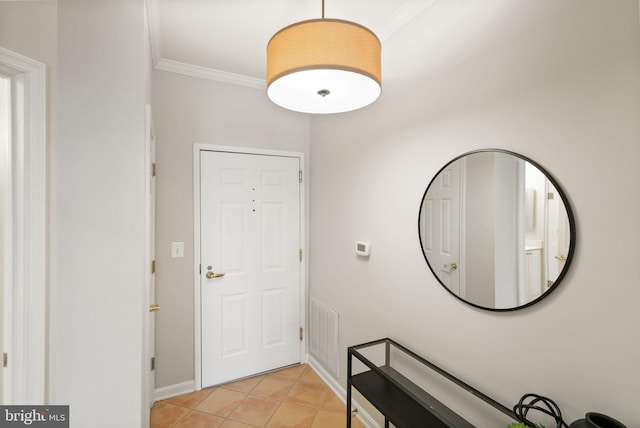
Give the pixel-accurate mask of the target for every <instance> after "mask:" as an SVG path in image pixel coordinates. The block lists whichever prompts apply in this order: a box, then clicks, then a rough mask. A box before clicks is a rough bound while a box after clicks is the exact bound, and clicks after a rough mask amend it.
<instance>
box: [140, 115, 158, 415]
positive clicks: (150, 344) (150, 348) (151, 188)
mask: <svg viewBox="0 0 640 428" xmlns="http://www.w3.org/2000/svg"><path fill="white" fill-rule="evenodd" d="M155 138H156V137H155V130H154V127H153V117H152V114H151V106H150V105H149V104H147V105H146V106H145V173H144V175H145V185H144V188H145V197H144V205H145V223H146V224H145V264H146V267H145V290H144V295H145V300H144V301H145V307H144V308H143V310H144V311H145V314H144V317H145V334H144V340H145V346H144V357H143V367H144V376H145V383H144V387H143V392H142V394H143V397H144V399H143V401H144V404H145V405H146V406H143V408H144V414H143V426H145V427H146V426H149V420H150V409H151V406H152V405H153V403H154V401H155V377H154V376H155V370H154V367H152V364H151V359H152V358H154V357H155V337H154V335H155V316H154V315H153V313H150V312H146V311H147V308H148V307H150V306H151V304H153V303H155V301H154V300H155V293H154V288H153V287H155V283H154V282H153V281H154V275H155V273H154V272H152V269H151V266H152V263H153V261H154V260H155V209H156V208H155V205H154V204H155V182H154V180H155V178H154V177H155V171H154V169H155V168H154V165H155V144H156V143H155Z"/></svg>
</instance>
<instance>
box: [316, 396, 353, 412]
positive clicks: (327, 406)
mask: <svg viewBox="0 0 640 428" xmlns="http://www.w3.org/2000/svg"><path fill="white" fill-rule="evenodd" d="M320 409H322V410H326V411H329V412H343V413H345V412H346V411H347V406H346V405H345V404H344V403H343V402H342V400H341V399H340V398H338V396H337V395H336V394H334V393H330V394H327V396H326V397H325V398H324V401H323V402H322V404H321V405H320Z"/></svg>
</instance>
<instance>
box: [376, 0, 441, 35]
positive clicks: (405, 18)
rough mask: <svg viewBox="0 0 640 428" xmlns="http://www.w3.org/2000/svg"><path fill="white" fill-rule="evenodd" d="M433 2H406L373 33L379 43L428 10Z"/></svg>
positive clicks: (415, 0)
mask: <svg viewBox="0 0 640 428" xmlns="http://www.w3.org/2000/svg"><path fill="white" fill-rule="evenodd" d="M433 3H435V0H428V1H425V0H407V1H405V2H404V4H403V5H402V6H400V7H399V8H398V9H397V10H396V11H395V12H394V13H392V14H391V15H389V17H388V18H387V19H386V20H385V21H384V22H383V23H382V24H380V25H379V26H378V27H377V28H376V29H375V33H376V35H377V36H378V38H379V39H380V41H381V42H384V41H385V40H387V39H388V38H389V37H391V36H393V35H394V34H395V33H396V32H398V31H399V30H400V29H401V28H402V27H404V26H405V25H407V24H408V23H409V22H411V21H412V20H413V19H414V18H415V17H417V16H418V15H420V14H421V13H422V12H424V11H425V10H426V9H427V8H429V7H430V6H431V5H432V4H433Z"/></svg>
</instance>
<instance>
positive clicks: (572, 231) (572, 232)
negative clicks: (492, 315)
mask: <svg viewBox="0 0 640 428" xmlns="http://www.w3.org/2000/svg"><path fill="white" fill-rule="evenodd" d="M486 152H490V153H504V154H508V155H511V156H515V157H517V158H519V159H522V160H523V161H525V162H529V163H530V164H531V165H533V166H535V167H536V168H538V169H539V170H540V172H542V173H543V174H544V175H545V177H546V178H547V179H548V180H549V181H550V182H551V184H553V186H554V187H555V189H556V190H557V191H558V193H559V194H560V197H561V198H562V202H563V203H564V206H565V209H566V210H567V218H568V220H569V233H570V235H571V242H570V243H569V252H568V254H567V260H566V263H565V265H564V268H563V269H562V271H561V272H560V274H559V275H558V278H557V279H556V280H555V281H554V283H553V285H552V286H551V287H549V289H548V290H547V291H545V292H544V293H542V294H541V295H540V296H538V298H536V299H534V300H532V301H530V302H527V303H525V304H524V305H520V306H514V307H511V308H488V307H485V306H480V305H477V304H475V303H473V302H470V301H468V300H465V299H463V298H462V297H460V296H458V295H457V294H455V293H454V292H453V291H451V290H450V289H449V288H448V287H447V286H446V285H445V284H444V283H443V282H442V281H441V280H440V277H439V276H438V275H437V274H436V272H435V270H434V269H433V267H432V266H431V263H429V259H428V258H427V254H426V253H425V251H424V246H423V245H422V235H421V233H420V220H421V216H422V204H423V203H424V199H425V197H426V196H427V192H428V191H429V189H430V188H431V185H432V184H433V183H434V181H435V180H436V178H437V177H438V176H439V175H440V173H441V172H442V171H444V169H445V168H447V167H448V166H449V165H450V164H452V163H453V162H455V161H457V160H459V159H461V158H463V157H466V156H470V155H472V154H475V153H486ZM576 236H577V233H576V222H575V218H574V215H573V210H572V209H571V204H570V203H569V198H568V197H567V195H566V193H565V192H564V190H563V189H562V187H561V186H560V185H559V184H558V182H557V181H556V179H555V178H554V177H553V176H552V175H551V174H550V173H549V171H547V170H546V169H544V168H543V167H542V166H540V164H538V163H537V162H535V161H533V160H531V159H529V158H528V157H526V156H523V155H521V154H518V153H515V152H511V151H509V150H504V149H479V150H473V151H470V152H467V153H463V154H461V155H459V156H457V157H455V158H454V159H452V160H451V161H449V162H447V163H446V164H445V165H444V166H443V167H442V168H440V169H439V170H438V172H436V173H435V175H434V176H433V178H432V179H431V181H430V182H429V185H428V186H427V189H426V190H425V191H424V193H423V195H422V199H421V200H420V206H419V207H418V238H419V240H420V250H421V251H422V255H423V256H424V259H425V261H426V262H427V266H429V269H430V270H431V273H433V276H434V277H435V278H436V280H437V281H438V282H439V283H440V285H442V287H443V288H444V289H445V290H447V292H449V294H451V295H452V296H454V297H455V298H456V299H458V300H460V301H462V302H464V303H466V304H467V305H470V306H473V307H475V308H478V309H482V310H485V311H491V312H510V311H516V310H520V309H524V308H527V307H529V306H531V305H534V304H536V303H538V302H539V301H541V300H542V299H544V298H546V297H547V296H549V294H551V293H552V292H553V291H554V290H555V289H556V288H558V285H560V283H561V282H562V280H563V279H564V277H565V276H566V274H567V272H568V270H569V267H570V266H571V262H572V261H573V257H574V253H575V249H576Z"/></svg>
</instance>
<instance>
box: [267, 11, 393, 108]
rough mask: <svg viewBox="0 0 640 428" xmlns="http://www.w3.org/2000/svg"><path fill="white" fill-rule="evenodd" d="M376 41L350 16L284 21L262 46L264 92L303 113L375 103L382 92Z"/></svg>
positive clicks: (379, 48)
mask: <svg viewBox="0 0 640 428" xmlns="http://www.w3.org/2000/svg"><path fill="white" fill-rule="evenodd" d="M380 50H381V47H380V40H379V39H378V37H377V36H376V35H375V34H374V33H373V32H372V31H371V30H369V29H368V28H366V27H363V26H362V25H359V24H356V23H354V22H350V21H344V20H340V19H325V17H324V0H323V1H322V19H312V20H308V21H301V22H297V23H295V24H292V25H289V26H287V27H285V28H283V29H281V30H280V31H278V32H277V33H276V34H274V35H273V37H271V40H269V43H268V45H267V95H268V96H269V98H270V99H271V101H273V102H274V103H276V104H278V105H279V106H281V107H284V108H286V109H289V110H295V111H299V112H303V113H341V112H346V111H351V110H356V109H359V108H362V107H364V106H366V105H369V104H371V103H372V102H374V101H375V100H376V99H377V98H378V97H379V96H380V91H381V86H380V85H381V77H380V76H381V73H380Z"/></svg>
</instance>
